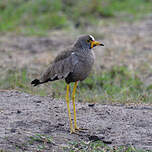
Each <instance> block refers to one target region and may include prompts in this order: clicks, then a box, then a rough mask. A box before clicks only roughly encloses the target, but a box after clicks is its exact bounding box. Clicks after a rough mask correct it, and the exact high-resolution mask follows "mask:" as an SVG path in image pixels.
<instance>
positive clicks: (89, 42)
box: [75, 35, 104, 49]
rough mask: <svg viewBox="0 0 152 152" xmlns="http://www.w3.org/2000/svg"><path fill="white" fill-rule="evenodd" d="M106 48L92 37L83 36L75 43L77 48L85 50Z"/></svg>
mask: <svg viewBox="0 0 152 152" xmlns="http://www.w3.org/2000/svg"><path fill="white" fill-rule="evenodd" d="M98 45H100V46H104V44H102V43H100V42H98V41H95V39H94V37H93V36H92V35H83V36H81V37H79V38H78V40H77V41H76V43H75V46H76V47H79V48H83V49H92V48H93V47H95V46H98Z"/></svg>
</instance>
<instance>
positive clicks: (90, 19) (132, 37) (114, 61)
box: [0, 0, 152, 104]
mask: <svg viewBox="0 0 152 152" xmlns="http://www.w3.org/2000/svg"><path fill="white" fill-rule="evenodd" d="M81 34H91V35H93V36H94V37H95V39H97V40H99V41H100V42H102V43H104V44H105V46H104V47H102V48H101V47H98V48H96V49H94V51H95V54H96V63H95V66H94V69H93V71H92V73H91V74H90V76H89V78H88V79H86V80H85V81H83V82H82V83H80V84H79V89H78V91H77V93H78V96H77V100H78V101H80V102H99V103H103V104H105V103H110V104H111V103H122V104H124V103H152V0H83V1H82V0H77V1H76V0H1V1H0V89H1V90H3V89H16V90H20V91H23V92H27V93H30V94H37V95H41V96H46V95H49V96H52V97H57V98H62V97H64V95H65V90H66V89H65V83H64V82H63V81H62V80H61V81H57V82H52V83H48V84H46V85H42V86H39V87H36V88H33V87H32V86H31V85H30V82H31V80H32V79H33V78H38V77H39V76H40V73H42V72H43V71H44V70H45V69H46V68H47V66H48V64H49V63H50V62H51V61H52V60H53V59H54V57H55V56H56V55H57V54H58V53H59V52H60V51H62V50H64V49H65V48H67V47H69V46H70V45H72V44H73V42H74V41H75V40H76V38H77V37H78V36H79V35H81ZM71 89H72V88H71Z"/></svg>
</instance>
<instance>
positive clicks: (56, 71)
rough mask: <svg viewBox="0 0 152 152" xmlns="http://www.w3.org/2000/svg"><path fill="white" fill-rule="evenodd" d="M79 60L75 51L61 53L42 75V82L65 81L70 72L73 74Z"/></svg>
mask: <svg viewBox="0 0 152 152" xmlns="http://www.w3.org/2000/svg"><path fill="white" fill-rule="evenodd" d="M77 62H78V59H77V56H76V55H75V53H74V51H72V50H68V51H63V52H61V53H60V54H59V55H58V56H57V57H56V58H55V60H54V62H53V63H52V64H51V65H50V66H49V67H48V69H47V70H46V71H45V72H44V73H43V74H42V77H41V79H40V81H41V82H47V81H54V80H58V79H64V78H66V77H67V76H68V74H69V73H70V72H73V70H74V67H75V65H76V64H77Z"/></svg>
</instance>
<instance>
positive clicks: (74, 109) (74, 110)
mask: <svg viewBox="0 0 152 152" xmlns="http://www.w3.org/2000/svg"><path fill="white" fill-rule="evenodd" d="M77 84H78V82H75V84H74V88H73V92H72V102H73V112H74V129H76V130H79V128H78V126H77V122H76V108H75V93H76V88H77Z"/></svg>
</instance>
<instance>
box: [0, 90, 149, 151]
mask: <svg viewBox="0 0 152 152" xmlns="http://www.w3.org/2000/svg"><path fill="white" fill-rule="evenodd" d="M0 101H1V102H0V148H1V149H3V150H7V151H11V152H14V151H25V152H29V151H36V149H37V146H38V144H40V143H39V142H40V141H34V143H32V144H30V142H29V141H30V137H31V136H34V135H36V134H41V135H47V136H50V137H52V140H53V142H52V143H46V144H45V150H43V152H45V151H46V152H47V151H53V150H54V151H59V152H60V151H63V149H62V148H63V147H64V146H65V145H67V144H68V142H70V141H80V140H84V141H89V140H92V139H93V138H96V139H99V140H102V141H103V142H104V143H107V144H108V145H109V146H113V145H128V144H130V145H133V146H135V147H136V148H140V149H146V150H152V129H151V128H152V106H144V105H139V106H133V105H130V106H121V105H119V106H118V105H117V106H112V105H100V104H95V105H94V106H89V105H88V104H87V103H86V104H82V103H76V108H77V120H78V124H79V126H80V127H83V128H86V129H87V130H85V132H80V133H79V135H76V134H70V133H69V121H68V114H67V107H66V102H65V101H64V100H56V99H52V98H50V97H40V96H32V95H29V94H26V93H21V92H18V91H1V92H0Z"/></svg>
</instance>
